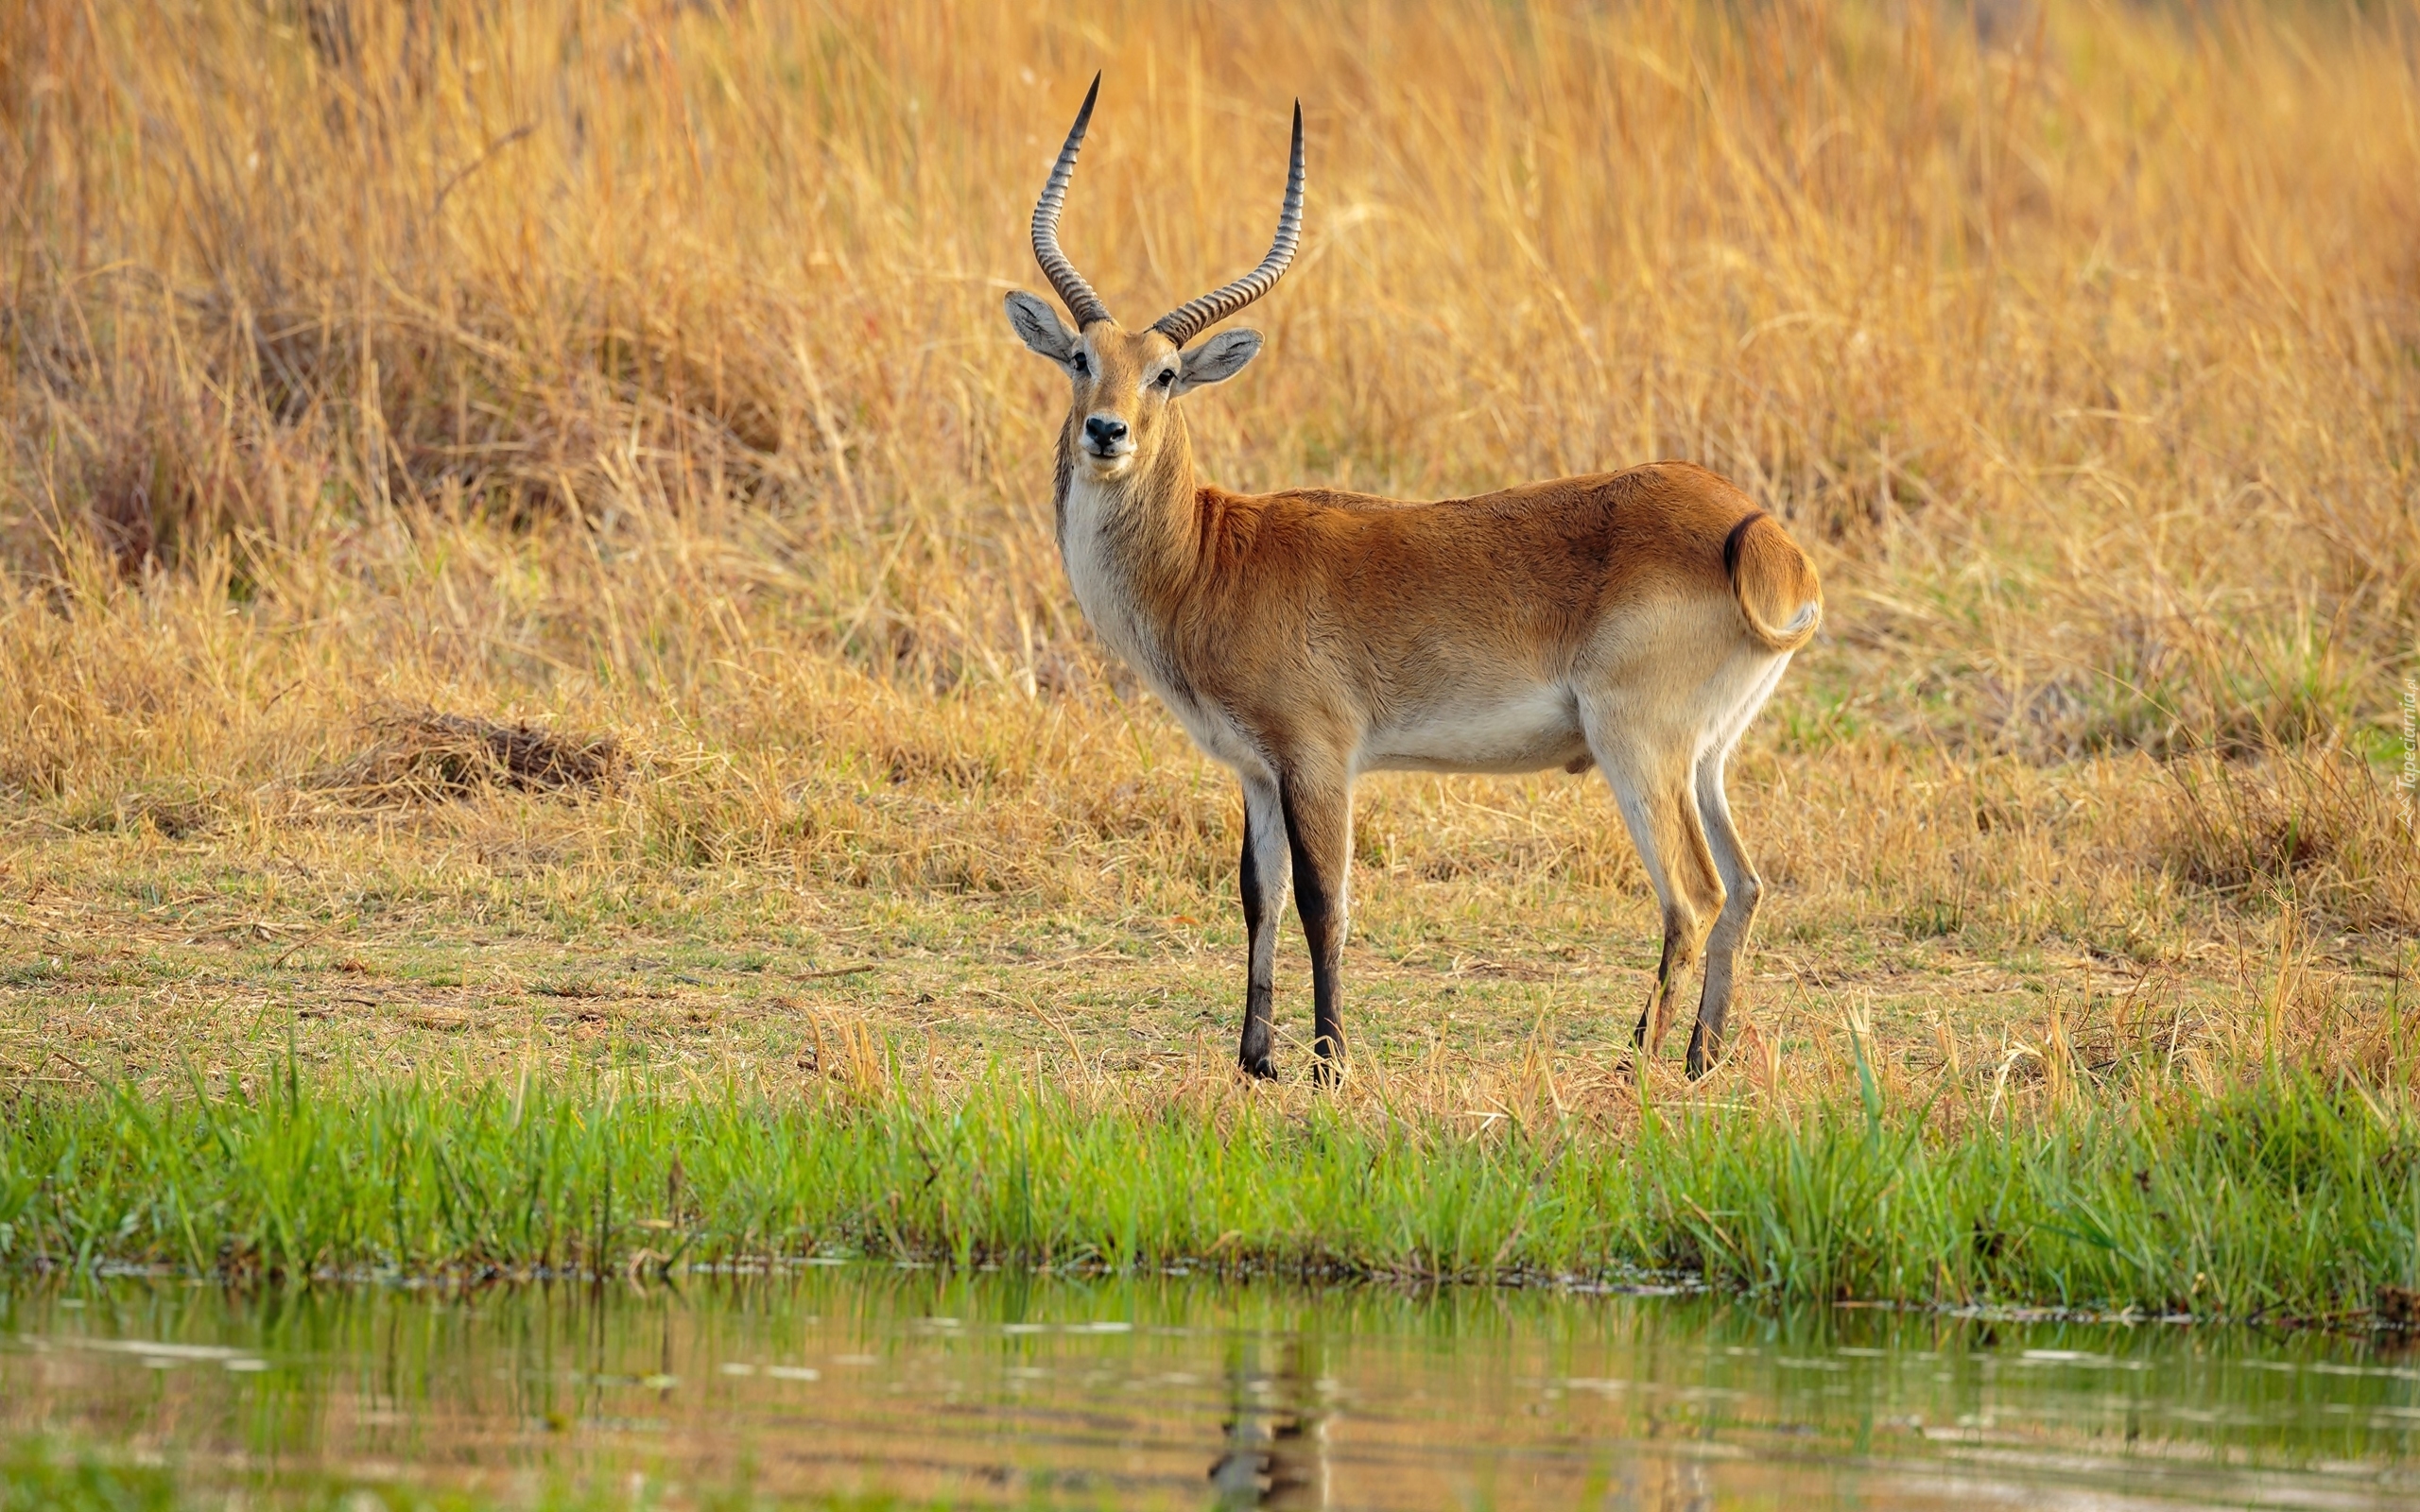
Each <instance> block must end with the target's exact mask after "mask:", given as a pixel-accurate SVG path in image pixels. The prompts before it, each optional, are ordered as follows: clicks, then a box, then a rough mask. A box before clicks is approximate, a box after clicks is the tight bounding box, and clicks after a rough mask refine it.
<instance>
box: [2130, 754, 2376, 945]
mask: <svg viewBox="0 0 2420 1512" xmlns="http://www.w3.org/2000/svg"><path fill="white" fill-rule="evenodd" d="M2170 774H2171V776H2172V778H2173V780H2174V796H2173V799H2172V800H2171V805H2170V813H2171V818H2170V823H2171V824H2172V826H2173V830H2172V833H2171V836H2170V839H2169V848H2170V855H2171V857H2172V859H2173V864H2174V866H2175V867H2176V868H2177V869H2178V870H2179V872H2180V873H2181V875H2183V877H2184V878H2185V879H2186V880H2187V881H2188V882H2191V883H2193V884H2195V885H2200V886H2204V887H2209V888H2213V889H2216V890H2218V891H2219V892H2221V893H2223V894H2225V895H2227V896H2229V897H2233V898H2238V899H2240V898H2244V897H2247V896H2250V895H2254V894H2258V893H2267V894H2269V895H2271V896H2273V897H2281V898H2288V899H2300V900H2303V901H2304V902H2307V903H2308V904H2311V905H2315V906H2317V907H2320V908H2323V909H2325V910H2326V911H2327V912H2328V913H2329V914H2331V915H2332V916H2334V917H2335V918H2337V919H2342V920H2343V921H2344V922H2345V923H2347V924H2349V925H2350V926H2352V927H2353V928H2356V929H2379V930H2401V931H2405V932H2409V931H2411V930H2413V929H2420V866H2415V865H2414V863H2413V858H2414V856H2415V855H2420V832H2415V830H2414V827H2413V820H2412V815H2411V807H2410V803H2409V795H2408V794H2407V795H2403V799H2404V800H2403V801H2401V802H2398V801H2397V795H2396V794H2395V793H2394V791H2393V790H2391V789H2390V788H2389V786H2388V784H2387V783H2386V782H2384V781H2383V780H2381V778H2380V776H2379V774H2378V773H2377V772H2376V771H2375V770H2373V769H2372V768H2371V767H2370V766H2369V765H2367V764H2366V763H2363V762H2361V761H2360V760H2359V759H2358V758H2355V757H2350V756H2346V755H2343V754H2342V753H2341V752H2323V753H2319V754H2308V753H2301V752H2290V753H2280V754H2278V755H2276V756H2274V757H2272V758H2269V759H2266V760H2263V761H2259V762H2256V763H2248V764H2247V763H2231V762H2224V761H2192V762H2181V763H2178V764H2176V765H2173V766H2172V767H2171V768H2170Z"/></svg>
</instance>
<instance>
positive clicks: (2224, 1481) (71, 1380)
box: [0, 1265, 2420, 1512]
mask: <svg viewBox="0 0 2420 1512" xmlns="http://www.w3.org/2000/svg"><path fill="white" fill-rule="evenodd" d="M0 1423H5V1432H6V1434H7V1435H8V1438H9V1441H10V1442H12V1443H16V1444H20V1445H22V1444H24V1443H26V1442H28V1441H32V1440H40V1441H43V1442H44V1443H47V1444H51V1445H54V1446H59V1445H64V1446H69V1447H70V1448H71V1449H72V1450H74V1451H76V1452H85V1453H92V1454H98V1455H100V1456H102V1457H104V1458H106V1457H108V1456H112V1455H115V1456H119V1457H122V1458H125V1459H128V1460H130V1461H133V1462H137V1463H142V1464H150V1465H158V1464H165V1465H167V1466H169V1467H171V1468H172V1469H174V1471H175V1472H176V1474H177V1475H178V1476H179V1477H180V1479H181V1480H182V1482H184V1483H185V1484H186V1485H187V1486H189V1487H190V1488H192V1489H193V1490H194V1492H195V1494H196V1496H197V1497H208V1498H216V1497H217V1496H218V1495H219V1494H220V1492H221V1491H222V1490H233V1491H238V1492H241V1493H242V1497H241V1499H242V1500H243V1501H244V1502H245V1503H247V1504H252V1505H258V1504H260V1499H261V1498H263V1497H266V1498H267V1499H268V1500H269V1501H272V1502H273V1501H274V1500H275V1499H276V1497H277V1495H278V1493H279V1491H280V1490H281V1488H285V1487H292V1486H302V1485H314V1486H319V1487H320V1490H321V1492H322V1493H323V1494H324V1492H325V1491H326V1488H327V1487H328V1486H331V1485H332V1484H333V1485H335V1486H338V1487H340V1488H342V1487H352V1488H353V1489H351V1490H345V1491H342V1492H341V1494H343V1495H344V1497H345V1501H344V1503H343V1504H344V1505H346V1506H347V1507H349V1508H352V1509H354V1512H372V1508H373V1503H374V1505H376V1506H387V1507H393V1508H399V1509H400V1508H405V1507H408V1506H410V1505H411V1504H412V1503H413V1502H414V1501H415V1500H416V1494H415V1493H416V1492H419V1491H437V1492H449V1493H457V1494H466V1495H467V1496H469V1497H470V1498H471V1499H472V1500H474V1501H487V1500H490V1499H493V1500H495V1501H497V1502H500V1503H506V1504H510V1505H522V1504H531V1503H538V1502H542V1501H554V1502H560V1501H562V1500H564V1499H566V1498H569V1499H572V1500H583V1499H584V1500H589V1501H595V1502H599V1503H610V1504H612V1505H614V1506H617V1507H618V1506H631V1505H641V1506H644V1505H664V1506H671V1507H681V1506H689V1505H697V1504H700V1503H717V1504H720V1503H722V1502H723V1501H724V1500H725V1499H726V1498H729V1497H732V1496H740V1497H743V1498H749V1499H761V1500H766V1501H775V1502H778V1501H781V1500H785V1499H789V1498H794V1497H806V1496H810V1495H813V1494H815V1493H824V1492H845V1493H875V1494H882V1493H890V1494H896V1495H898V1496H900V1497H903V1498H907V1499H911V1500H913V1501H915V1502H917V1503H924V1502H926V1501H928V1500H934V1499H938V1500H942V1501H945V1502H947V1503H951V1504H974V1505H991V1504H999V1503H1008V1504H1013V1505H1019V1506H1030V1505H1037V1504H1039V1505H1074V1506H1085V1507H1094V1506H1116V1507H1128V1506H1145V1507H1149V1506H1166V1507H1229V1506H1279V1507H1475V1506H1485V1507H1497V1508H1519V1507H1573V1506H1586V1507H1618V1508H1640V1509H1645V1508H1674V1509H1678V1508H1715V1507H1734V1506H1737V1507H1783V1506H1787V1507H1791V1508H1801V1507H1812V1506H1832V1505H1855V1506H1859V1507H1868V1508H1889V1507H1945V1506H1961V1507H1965V1506H1978V1505H2017V1506H2025V1507H2028V1508H2062V1507H2076V1508H2083V1507H2129V1506H2176V1505H2221V1506H2290V1507H2371V1506H2378V1507H2383V1506H2412V1505H2420V1353H2412V1352H2396V1351H2394V1349H2388V1348H2384V1347H2381V1346H2377V1345H2374V1344H2373V1343H2372V1342H2371V1341H2370V1340H2368V1339H2367V1338H2358V1339H2357V1338H2344V1337H2335V1336H2326V1335H2320V1334H2314V1333H2298V1334H2284V1335H2279V1334H2270V1333H2262V1332H2255V1331H2250V1330H2244V1329H2221V1328H2205V1327H2198V1326H2197V1327H2191V1328H2187V1327H2180V1326H2174V1325H2161V1324H2142V1325H2135V1326H2118V1325H2082V1324H2042V1323H2034V1324H2018V1323H2011V1322H2008V1321H2004V1320H2003V1321H1984V1320H1975V1319H1962V1318H1952V1317H1945V1316H1940V1315H1933V1314H1904V1313H1890V1312H1881V1311H1865V1310H1849V1309H1818V1310H1807V1311H1804V1312H1801V1313H1796V1314H1787V1315H1780V1316H1776V1315H1774V1314H1771V1313H1768V1312H1760V1311H1758V1310H1756V1309H1755V1308H1753V1307H1749V1306H1746V1305H1743V1304H1739V1303H1733V1302H1724V1301H1721V1300H1718V1299H1713V1298H1706V1297H1634V1296H1597V1295H1578V1294H1572V1293H1567V1292H1554V1291H1538V1290H1531V1291H1509V1290H1479V1289H1457V1290H1446V1291H1443V1292H1425V1293H1415V1292H1406V1291H1395V1290H1389V1289H1382V1288H1371V1287H1356V1288H1343V1289H1326V1290H1310V1289H1303V1288H1296V1287H1289V1286H1286V1285H1280V1284H1275V1283H1266V1282H1264V1283H1252V1284H1241V1283H1234V1284H1231V1283H1221V1282H1217V1281H1211V1280H1200V1279H1186V1278H1178V1277H1153V1278H1146V1279H1141V1280H1082V1279H1073V1278H1060V1277H1048V1276H1030V1275H1015V1274H1007V1273H977V1274H973V1275H967V1274H956V1275H945V1274H942V1273H940V1272H935V1271H930V1270H914V1269H896V1268H891V1267H887V1266H873V1265H847V1266H835V1267H807V1268H804V1269H801V1270H798V1271H794V1272H790V1273H787V1274H783V1275H779V1276H770V1277H756V1278H745V1279H731V1278H719V1279H712V1280H709V1279H706V1278H699V1277H693V1278H690V1279H689V1280H686V1281H684V1282H683V1283H681V1284H679V1285H666V1284H656V1285H653V1286H649V1287H646V1288H638V1287H633V1286H627V1285H615V1286H610V1287H605V1288H601V1289H600V1288H593V1287H587V1286H570V1285H563V1286H553V1287H538V1286H531V1287H498V1288H487V1289H480V1290H473V1291H455V1290H441V1289H435V1288H404V1287H372V1286H363V1287H343V1288H328V1287H322V1288H318V1289H314V1290H311V1291H307V1292H303V1291H294V1292H267V1293H252V1294H230V1293H227V1292H224V1291H221V1290H218V1289H216V1288H213V1287H206V1286H198V1285H191V1284H185V1283H181V1282H166V1281H157V1280H111V1281H89V1282H82V1283H78V1284H76V1285H71V1286H67V1287H60V1286H57V1285H45V1286H41V1287H26V1286H20V1287H19V1288H18V1289H17V1290H15V1291H14V1292H13V1293H10V1294H6V1295H5V1296H0ZM215 1504H232V1503H215Z"/></svg>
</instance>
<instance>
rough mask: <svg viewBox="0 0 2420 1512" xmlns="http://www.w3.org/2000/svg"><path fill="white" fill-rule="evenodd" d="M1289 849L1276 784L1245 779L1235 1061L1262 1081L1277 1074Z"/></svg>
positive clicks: (1283, 811) (1284, 810)
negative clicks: (1239, 1026) (1239, 1023)
mask: <svg viewBox="0 0 2420 1512" xmlns="http://www.w3.org/2000/svg"><path fill="white" fill-rule="evenodd" d="M1292 859H1293V858H1292V855H1291V848H1290V847H1289V846H1288V843H1287V838H1286V807H1285V800H1284V799H1283V798H1282V797H1281V795H1280V793H1279V790H1278V786H1277V784H1276V783H1275V782H1271V781H1270V780H1268V779H1267V778H1256V777H1247V778H1245V779H1244V855H1243V866H1242V868H1241V873H1240V877H1239V879H1238V880H1239V883H1240V890H1241V892H1242V894H1243V905H1244V936H1245V939H1246V941H1247V944H1246V947H1245V950H1246V958H1247V965H1246V967H1245V971H1244V1037H1243V1043H1242V1044H1241V1045H1240V1046H1239V1047H1238V1048H1237V1049H1236V1064H1237V1065H1239V1066H1241V1067H1242V1068H1243V1072H1244V1074H1246V1075H1248V1076H1258V1077H1260V1078H1262V1079H1264V1080H1267V1079H1271V1078H1273V1077H1274V1076H1276V1074H1277V1061H1276V1058H1275V1057H1274V1056H1273V1054H1272V1053H1271V1050H1272V1046H1271V1041H1272V1040H1273V1039H1274V1037H1275V1028H1274V1023H1273V1018H1274V1012H1275V999H1276V984H1277V920H1278V919H1280V918H1281V917H1282V916H1283V915H1284V914H1285V912H1286V893H1287V883H1288V868H1290V866H1291V865H1292Z"/></svg>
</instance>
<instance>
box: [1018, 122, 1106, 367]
mask: <svg viewBox="0 0 2420 1512" xmlns="http://www.w3.org/2000/svg"><path fill="white" fill-rule="evenodd" d="M1099 97H1100V76H1099V75H1098V74H1095V75H1094V76H1093V87H1092V88H1091V89H1089V90H1086V91H1085V92H1084V108H1083V109H1082V110H1080V111H1078V112H1076V124H1075V126H1074V128H1073V129H1070V130H1069V131H1068V132H1067V145H1066V146H1063V147H1061V148H1060V149H1059V161H1058V162H1057V163H1053V164H1051V168H1050V181H1049V182H1048V183H1046V184H1044V185H1043V186H1042V198H1041V199H1040V200H1038V201H1037V202H1036V203H1035V204H1034V207H1033V260H1034V261H1035V262H1037V263H1040V264H1041V265H1042V273H1043V276H1044V277H1045V278H1047V279H1048V280H1050V286H1051V287H1052V288H1054V289H1057V290H1058V291H1059V301H1060V302H1061V303H1062V304H1064V305H1065V306H1066V307H1067V313H1068V314H1069V315H1072V316H1074V317H1075V318H1076V329H1077V330H1079V331H1081V330H1082V329H1083V328H1084V327H1086V326H1088V325H1090V324H1092V323H1093V322H1094V321H1095V320H1106V319H1108V318H1109V306H1108V305H1106V304H1103V303H1101V302H1100V296H1099V295H1098V294H1095V293H1094V292H1093V286H1092V285H1091V284H1089V283H1085V282H1084V275H1082V274H1081V273H1079V272H1077V271H1076V265H1075V264H1073V263H1071V262H1069V261H1067V254H1066V253H1064V252H1063V251H1061V250H1060V249H1059V212H1060V209H1061V208H1062V207H1063V206H1064V205H1065V204H1066V202H1067V180H1069V179H1071V178H1074V177H1075V173H1076V149H1077V148H1079V147H1080V146H1083V145H1084V128H1086V127H1088V126H1090V125H1092V123H1093V101H1095V100H1097V99H1098V98H1099Z"/></svg>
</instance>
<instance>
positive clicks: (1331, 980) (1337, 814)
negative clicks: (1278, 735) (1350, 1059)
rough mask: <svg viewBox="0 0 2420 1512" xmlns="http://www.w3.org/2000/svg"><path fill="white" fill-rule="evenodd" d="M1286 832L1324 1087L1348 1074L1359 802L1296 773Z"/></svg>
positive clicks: (1328, 783) (1289, 788)
mask: <svg viewBox="0 0 2420 1512" xmlns="http://www.w3.org/2000/svg"><path fill="white" fill-rule="evenodd" d="M1283 791H1284V795H1285V804H1286V833H1287V838H1288V841H1289V842H1290V844H1291V849H1292V851H1293V860H1294V909H1295V912H1296V913H1298V914H1300V915H1301V916H1302V919H1303V940H1304V942H1305V944H1307V945H1308V946H1309V947H1310V952H1311V1000H1312V1005H1313V1010H1312V1011H1313V1014H1314V1018H1313V1021H1312V1040H1311V1043H1312V1046H1313V1048H1314V1049H1315V1050H1316V1051H1317V1052H1318V1055H1319V1064H1318V1066H1317V1067H1316V1068H1315V1070H1314V1074H1315V1075H1316V1077H1317V1078H1318V1080H1319V1083H1320V1085H1321V1086H1322V1087H1325V1086H1333V1085H1334V1084H1335V1083H1336V1081H1337V1079H1338V1078H1339V1077H1340V1076H1341V1075H1342V1074H1343V1070H1344V1003H1343V993H1344V980H1343V973H1344V921H1345V898H1344V886H1345V868H1346V866H1347V864H1348V863H1349V862H1350V861H1351V859H1352V854H1353V799H1352V795H1351V791H1350V790H1349V789H1348V788H1347V787H1346V786H1345V783H1344V782H1343V781H1342V780H1341V779H1340V778H1329V777H1326V776H1325V775H1324V774H1322V775H1317V776H1306V775H1303V774H1295V773H1289V774H1288V776H1287V778H1286V779H1285V782H1284V789H1283Z"/></svg>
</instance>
